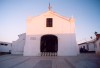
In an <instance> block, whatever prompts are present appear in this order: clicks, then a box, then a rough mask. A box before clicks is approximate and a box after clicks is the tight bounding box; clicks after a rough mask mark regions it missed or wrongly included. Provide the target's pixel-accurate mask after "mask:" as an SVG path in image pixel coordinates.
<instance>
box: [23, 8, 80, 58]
mask: <svg viewBox="0 0 100 68" xmlns="http://www.w3.org/2000/svg"><path fill="white" fill-rule="evenodd" d="M44 52H45V53H50V52H51V53H53V52H56V53H57V55H58V56H75V55H77V54H78V53H79V50H78V45H77V43H76V36H75V20H74V18H67V17H63V16H60V15H59V14H57V13H55V12H53V11H51V10H49V11H47V12H45V13H43V14H41V15H39V16H35V17H28V19H27V30H26V41H25V46H24V53H23V54H24V56H40V55H41V53H44Z"/></svg>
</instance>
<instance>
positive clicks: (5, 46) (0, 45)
mask: <svg viewBox="0 0 100 68" xmlns="http://www.w3.org/2000/svg"><path fill="white" fill-rule="evenodd" d="M11 46H12V45H11V43H8V42H0V52H6V53H7V52H11Z"/></svg>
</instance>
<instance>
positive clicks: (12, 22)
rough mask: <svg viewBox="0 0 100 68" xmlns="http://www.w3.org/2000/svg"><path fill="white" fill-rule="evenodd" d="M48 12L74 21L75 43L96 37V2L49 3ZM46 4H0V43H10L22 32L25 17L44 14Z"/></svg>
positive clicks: (99, 8)
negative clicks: (49, 10)
mask: <svg viewBox="0 0 100 68" xmlns="http://www.w3.org/2000/svg"><path fill="white" fill-rule="evenodd" d="M50 2H51V5H52V10H53V11H55V12H57V13H58V14H60V15H62V16H66V17H71V16H74V18H75V19H76V39H77V42H78V43H80V42H84V41H88V40H90V36H93V37H95V36H94V32H95V31H97V32H98V33H100V0H51V1H50ZM48 3H49V0H0V41H5V42H12V41H15V40H16V39H18V35H19V34H22V33H25V32H26V19H27V17H28V16H37V15H39V14H42V13H44V12H46V11H48Z"/></svg>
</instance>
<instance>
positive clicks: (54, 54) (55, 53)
mask: <svg viewBox="0 0 100 68" xmlns="http://www.w3.org/2000/svg"><path fill="white" fill-rule="evenodd" d="M41 56H57V52H41Z"/></svg>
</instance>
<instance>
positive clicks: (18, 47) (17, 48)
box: [11, 33, 26, 54]
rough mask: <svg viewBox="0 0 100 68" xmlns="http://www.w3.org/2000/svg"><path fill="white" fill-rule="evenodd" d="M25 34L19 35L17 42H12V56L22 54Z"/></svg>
mask: <svg viewBox="0 0 100 68" xmlns="http://www.w3.org/2000/svg"><path fill="white" fill-rule="evenodd" d="M25 36H26V34H25V33H24V34H21V35H19V38H18V40H16V41H13V42H12V50H11V53H12V54H23V51H24V45H25Z"/></svg>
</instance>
